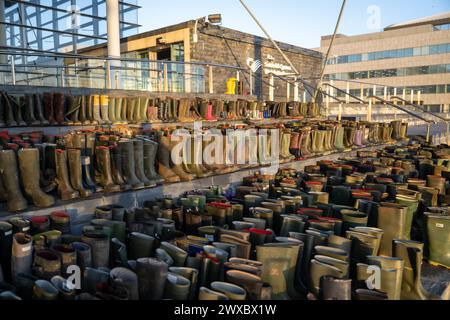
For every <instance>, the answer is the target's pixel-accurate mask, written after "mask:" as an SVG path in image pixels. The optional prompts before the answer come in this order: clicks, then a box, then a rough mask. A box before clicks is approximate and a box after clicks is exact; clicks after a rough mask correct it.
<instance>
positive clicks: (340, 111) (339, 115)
mask: <svg viewBox="0 0 450 320" xmlns="http://www.w3.org/2000/svg"><path fill="white" fill-rule="evenodd" d="M338 121H339V122H340V121H342V103H339V110H338Z"/></svg>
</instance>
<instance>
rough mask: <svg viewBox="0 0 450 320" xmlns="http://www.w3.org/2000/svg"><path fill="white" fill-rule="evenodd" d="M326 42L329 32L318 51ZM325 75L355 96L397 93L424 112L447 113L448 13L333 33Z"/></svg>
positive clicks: (449, 65)
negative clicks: (377, 29) (359, 32)
mask: <svg viewBox="0 0 450 320" xmlns="http://www.w3.org/2000/svg"><path fill="white" fill-rule="evenodd" d="M330 41H331V36H324V37H322V41H321V47H320V49H318V50H319V51H321V52H323V53H325V52H326V51H327V50H328V47H329V45H330ZM325 74H326V78H327V79H328V80H330V81H333V85H334V86H336V87H339V88H340V89H342V90H344V91H346V92H347V90H349V91H350V93H351V94H353V95H355V96H357V97H367V96H369V95H372V94H374V93H375V95H377V96H379V97H382V98H385V99H391V98H392V97H393V96H395V95H396V96H399V97H401V98H404V99H406V100H408V101H411V100H412V101H414V103H420V104H422V105H424V106H426V108H428V109H429V111H432V112H439V113H448V112H449V103H450V12H449V13H444V14H440V15H436V16H432V17H427V18H423V19H418V20H413V21H408V22H405V23H401V24H396V25H392V26H389V27H387V28H385V29H384V31H382V32H377V33H370V34H363V35H357V36H345V35H338V36H337V37H336V39H335V42H334V44H333V48H332V51H331V56H330V59H329V60H328V62H327V67H326V71H325ZM334 94H335V95H338V96H339V97H345V96H346V95H345V93H342V92H339V93H337V92H336V91H335V92H334ZM351 100H353V99H351Z"/></svg>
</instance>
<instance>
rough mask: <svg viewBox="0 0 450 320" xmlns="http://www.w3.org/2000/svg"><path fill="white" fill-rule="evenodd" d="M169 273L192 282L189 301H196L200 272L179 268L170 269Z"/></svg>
mask: <svg viewBox="0 0 450 320" xmlns="http://www.w3.org/2000/svg"><path fill="white" fill-rule="evenodd" d="M169 271H170V272H171V273H174V274H178V275H180V276H182V277H184V278H186V279H188V280H189V281H190V282H191V286H190V289H189V295H188V300H195V299H196V298H197V284H198V275H199V271H198V270H197V269H193V268H179V267H170V268H169Z"/></svg>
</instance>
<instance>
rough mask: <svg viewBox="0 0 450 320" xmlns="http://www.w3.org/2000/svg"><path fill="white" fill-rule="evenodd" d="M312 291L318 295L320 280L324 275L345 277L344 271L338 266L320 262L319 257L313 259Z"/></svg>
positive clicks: (311, 272)
mask: <svg viewBox="0 0 450 320" xmlns="http://www.w3.org/2000/svg"><path fill="white" fill-rule="evenodd" d="M310 270H311V271H310V288H309V289H310V291H311V292H312V293H313V294H314V295H315V296H316V297H318V296H319V293H320V280H321V279H322V277H325V276H329V277H333V278H337V279H344V273H343V272H342V271H341V270H340V269H338V268H337V267H335V266H333V265H331V264H327V263H323V262H320V261H319V260H317V259H312V260H311V267H310Z"/></svg>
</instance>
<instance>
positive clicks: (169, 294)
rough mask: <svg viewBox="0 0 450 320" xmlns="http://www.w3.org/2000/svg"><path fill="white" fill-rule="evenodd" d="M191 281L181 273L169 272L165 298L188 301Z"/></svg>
mask: <svg viewBox="0 0 450 320" xmlns="http://www.w3.org/2000/svg"><path fill="white" fill-rule="evenodd" d="M190 289H191V281H190V280H189V279H186V278H185V277H183V276H180V275H179V274H176V273H172V272H169V273H168V274H167V279H166V284H165V288H164V298H165V299H170V300H175V301H186V300H187V299H188V297H189V292H190Z"/></svg>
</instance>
